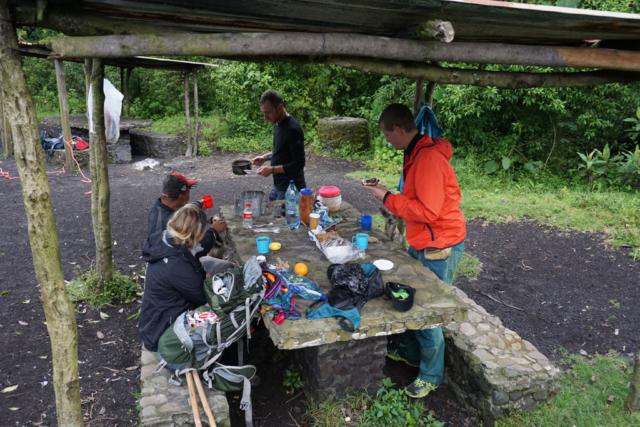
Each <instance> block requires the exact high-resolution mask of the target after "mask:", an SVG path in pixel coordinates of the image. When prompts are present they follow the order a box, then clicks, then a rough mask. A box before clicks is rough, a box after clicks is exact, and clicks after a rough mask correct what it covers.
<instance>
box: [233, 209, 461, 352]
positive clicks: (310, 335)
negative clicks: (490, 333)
mask: <svg viewBox="0 0 640 427" xmlns="http://www.w3.org/2000/svg"><path fill="white" fill-rule="evenodd" d="M281 202H283V201H281ZM281 202H279V203H278V205H279V204H280V203H281ZM274 203H275V202H272V203H268V204H267V211H266V212H265V214H264V215H262V216H260V217H257V218H255V219H254V224H265V223H273V224H274V225H275V226H279V227H280V232H279V233H256V232H254V231H253V230H250V229H245V228H242V218H241V217H239V216H234V210H233V206H223V207H222V208H221V211H222V214H223V215H224V217H225V219H226V220H227V224H228V227H229V231H230V233H231V236H232V240H233V242H234V244H235V249H236V254H237V256H238V258H239V260H240V262H245V261H247V260H248V259H249V258H250V257H251V256H253V255H258V252H257V248H256V240H255V239H256V237H259V236H263V235H264V236H269V237H270V238H271V240H272V241H273V242H279V243H281V244H282V248H281V249H280V250H278V251H270V252H269V253H268V254H266V255H265V256H266V258H267V262H268V263H270V264H276V263H277V261H276V258H277V257H280V258H281V259H282V260H283V261H286V262H288V263H289V266H290V267H291V269H293V268H294V266H295V265H296V263H299V262H303V263H305V264H306V265H307V267H308V269H309V273H308V274H307V276H306V277H307V278H309V279H310V280H313V281H315V282H317V283H318V284H319V285H320V286H321V287H322V288H323V290H324V291H325V293H327V292H328V291H329V288H330V282H329V279H328V277H327V268H328V267H329V266H330V265H331V262H330V261H329V260H328V259H327V258H326V257H325V256H324V254H323V253H322V252H321V251H320V250H319V249H318V248H317V247H316V245H315V243H314V242H312V241H311V240H310V239H309V236H308V234H307V233H308V231H309V229H308V227H306V226H304V225H303V224H301V225H300V227H299V228H298V229H295V230H289V229H288V228H287V226H286V225H285V224H284V218H276V217H275V214H274V212H275V210H276V209H275V207H274ZM331 216H332V217H333V218H334V219H335V218H342V219H343V221H342V222H341V223H340V224H338V233H339V234H340V236H341V237H343V238H345V239H348V240H351V237H352V236H354V235H355V234H356V233H359V232H362V229H361V228H360V226H359V225H357V222H356V220H357V219H358V218H359V217H360V216H361V214H360V213H359V212H358V211H357V210H356V209H355V208H353V207H352V206H351V205H349V204H348V203H346V202H342V205H341V207H340V211H339V212H336V213H333V214H331ZM367 233H368V234H369V235H370V236H374V237H376V238H378V239H379V242H378V243H369V246H368V248H367V250H366V257H365V258H364V259H359V260H357V261H356V262H358V263H364V262H373V261H375V260H378V259H388V260H390V261H392V262H393V263H394V268H393V269H391V270H389V271H383V272H382V279H383V281H384V282H385V283H386V282H400V283H403V284H406V285H409V286H412V287H414V288H416V290H417V292H416V297H415V303H414V306H413V308H412V309H411V310H409V311H407V312H404V313H400V312H398V311H397V310H395V309H394V308H393V306H392V304H391V301H385V300H384V299H382V298H375V299H373V300H371V301H369V302H367V303H366V304H365V306H364V307H363V308H362V311H361V315H362V320H361V323H360V327H359V328H358V329H357V330H356V331H355V332H353V333H350V332H346V331H344V330H343V329H342V328H341V327H340V326H339V325H338V322H337V320H336V319H334V318H332V317H331V318H326V319H318V320H307V319H306V318H305V313H306V311H307V308H308V307H309V306H310V305H311V304H312V303H313V301H307V300H304V299H302V298H299V297H295V298H294V300H295V302H296V306H297V308H298V311H300V313H301V314H302V319H299V320H285V321H284V323H283V324H282V325H277V324H275V323H273V322H272V321H271V317H272V316H271V315H268V314H267V315H266V316H265V318H264V319H263V320H264V321H265V324H266V326H267V328H268V329H269V332H270V336H271V339H272V340H273V342H274V344H275V345H276V346H277V347H278V348H280V349H285V350H292V349H298V348H304V347H312V346H317V345H323V344H330V343H334V342H337V341H350V340H359V339H364V338H369V337H377V336H382V335H391V334H397V333H402V332H404V331H405V330H407V329H428V328H435V327H439V326H442V325H445V324H448V323H449V322H451V321H456V322H463V321H465V320H466V318H467V305H466V304H465V303H464V302H463V301H462V300H461V299H459V298H458V297H457V296H456V295H454V294H453V293H452V288H451V287H450V286H447V285H446V284H445V283H444V282H442V281H440V280H439V279H438V278H437V277H436V276H435V275H434V274H433V273H432V272H431V271H430V270H429V269H428V268H426V267H424V266H423V265H422V263H420V262H419V261H418V260H416V259H414V258H412V257H411V256H409V255H408V254H407V252H406V250H404V249H403V248H401V247H399V246H398V245H397V244H396V243H394V242H393V241H391V240H389V238H387V237H386V235H384V233H382V232H380V231H378V230H370V231H368V232H367Z"/></svg>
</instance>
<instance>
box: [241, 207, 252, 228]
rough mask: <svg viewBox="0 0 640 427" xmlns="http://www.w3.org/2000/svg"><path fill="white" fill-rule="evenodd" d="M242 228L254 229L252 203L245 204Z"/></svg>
mask: <svg viewBox="0 0 640 427" xmlns="http://www.w3.org/2000/svg"><path fill="white" fill-rule="evenodd" d="M242 226H243V227H244V228H251V227H253V212H251V203H245V204H244V212H242Z"/></svg>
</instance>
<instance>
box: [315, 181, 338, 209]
mask: <svg viewBox="0 0 640 427" xmlns="http://www.w3.org/2000/svg"><path fill="white" fill-rule="evenodd" d="M318 201H319V202H320V203H322V204H323V205H325V206H326V207H328V208H329V212H331V213H333V212H338V211H339V210H340V203H342V196H341V195H340V189H339V188H338V187H322V188H321V189H320V190H318Z"/></svg>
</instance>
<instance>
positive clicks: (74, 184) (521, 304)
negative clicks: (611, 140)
mask: <svg viewBox="0 0 640 427" xmlns="http://www.w3.org/2000/svg"><path fill="white" fill-rule="evenodd" d="M241 157H248V156H239V155H234V154H223V153H217V152H216V153H214V155H213V156H212V157H211V158H208V159H197V160H195V163H194V167H193V168H183V169H180V170H179V171H178V172H180V173H183V174H184V175H186V176H187V177H189V178H195V179H197V180H198V181H199V185H198V187H197V188H196V189H194V190H193V191H192V199H196V198H199V197H201V196H202V195H204V194H212V196H213V200H214V203H215V205H216V206H221V205H225V204H232V203H233V201H234V196H235V194H236V193H239V192H241V191H244V190H264V191H268V189H269V187H270V180H269V179H263V178H261V177H257V176H247V177H237V176H235V175H233V174H232V173H231V167H230V163H231V161H232V160H235V159H238V158H241ZM134 160H141V159H134ZM0 168H2V170H3V171H4V172H9V173H10V175H11V176H17V175H18V173H17V168H16V164H15V161H14V159H13V158H9V159H3V160H1V161H0ZM359 168H361V165H360V163H359V162H355V161H354V162H349V161H346V160H336V159H327V158H322V157H311V158H309V160H308V165H307V168H306V176H307V183H308V185H310V186H313V187H319V186H323V185H337V186H339V187H340V188H341V190H342V194H343V198H344V199H345V200H347V201H349V202H350V203H352V204H353V205H354V206H355V207H356V208H358V209H359V210H360V211H361V212H363V213H369V214H376V213H378V206H379V203H378V202H377V201H375V200H374V199H373V198H372V197H371V196H370V195H369V194H368V193H364V192H363V190H362V189H361V188H360V185H359V183H358V182H357V181H355V180H352V179H350V178H346V177H345V176H344V175H345V173H347V172H350V171H353V170H358V169H359ZM47 170H49V171H54V170H57V168H56V167H54V166H52V165H47ZM84 172H85V174H87V175H88V171H84ZM165 172H166V171H165V170H164V169H163V168H162V167H158V168H157V169H155V170H144V171H138V170H136V169H134V168H133V165H132V164H125V165H110V167H109V176H110V183H111V221H112V237H113V241H114V246H113V250H114V252H113V255H114V260H115V262H116V264H117V268H118V269H119V270H121V271H123V272H124V273H127V274H132V273H137V272H141V271H142V270H143V269H144V264H143V261H142V260H141V258H140V257H141V247H142V243H143V241H144V239H145V237H146V236H145V234H146V224H147V212H148V209H149V207H150V206H151V205H152V204H153V203H154V201H155V199H156V198H157V197H158V196H159V193H160V187H161V180H162V175H163V173H165ZM49 183H50V187H51V195H52V201H53V207H54V213H55V218H56V224H57V228H58V235H59V241H60V252H61V259H62V265H63V269H64V275H65V279H67V280H69V279H71V278H72V277H74V268H77V267H79V268H81V269H87V268H88V267H89V266H90V264H91V261H92V259H93V258H94V254H95V247H94V243H93V232H92V225H91V214H90V204H91V199H90V196H88V195H86V194H85V193H86V192H87V191H89V190H90V185H89V184H86V183H82V182H81V177H80V176H79V175H76V174H66V175H63V174H52V175H49ZM0 200H1V201H2V207H3V215H2V221H0V235H1V236H2V237H3V238H2V239H0V293H2V295H1V296H0V308H1V309H0V342H2V343H3V345H2V348H1V349H0V360H2V361H3V363H2V365H0V389H4V388H5V387H9V386H14V385H18V388H17V389H16V390H14V391H12V392H10V393H6V394H2V397H0V420H1V421H0V424H1V425H3V426H5V425H6V426H9V425H14V426H22V425H25V426H29V425H41V426H54V425H56V421H55V398H54V394H53V386H52V367H51V349H50V342H49V337H48V335H47V331H46V326H45V324H44V321H45V319H44V314H43V311H42V307H41V305H40V303H39V299H38V295H39V290H38V283H37V281H36V278H35V273H34V268H33V262H32V257H31V250H30V247H29V243H28V235H27V220H26V217H25V212H24V205H23V201H22V194H21V189H20V181H19V180H11V181H10V180H7V179H4V178H0ZM214 210H215V208H214ZM468 231H469V234H468V238H467V250H468V251H469V252H470V253H472V254H474V255H476V256H477V257H479V258H480V260H481V262H482V263H483V265H484V267H483V272H482V273H481V274H480V276H479V278H478V280H477V281H475V282H469V281H467V280H466V279H464V278H463V279H461V280H460V283H459V286H460V287H461V288H462V289H464V290H465V291H466V292H468V293H469V295H470V297H471V298H473V299H475V300H476V301H478V302H479V303H480V304H481V305H483V306H484V307H485V308H486V309H487V310H488V311H489V312H490V313H492V314H495V315H497V316H499V317H500V318H501V319H502V320H503V322H504V323H505V324H506V325H507V326H508V327H509V328H511V329H513V330H515V331H516V332H518V333H519V334H520V335H521V336H522V337H523V338H525V339H528V340H530V341H531V342H533V343H534V344H535V345H536V346H537V347H538V348H540V349H541V351H542V352H543V353H545V354H547V355H548V356H550V357H552V358H553V357H558V355H559V349H560V348H565V349H567V350H568V351H571V352H577V351H580V350H585V351H587V352H589V353H595V352H600V353H604V352H606V351H608V350H610V349H614V350H617V351H619V352H622V353H624V354H626V353H630V352H633V351H635V350H637V349H638V347H639V337H640V334H639V333H638V332H637V328H632V325H633V324H636V325H637V324H638V322H639V320H640V319H639V317H640V314H639V313H638V310H637V302H638V301H639V300H640V298H639V296H640V295H639V292H640V289H639V286H638V284H639V283H640V264H639V263H634V262H633V261H632V260H631V259H630V258H628V256H627V255H626V254H625V253H624V252H619V251H612V250H610V249H609V248H606V247H605V246H604V245H603V244H602V242H601V240H600V239H599V237H600V236H590V235H585V234H578V233H572V232H563V231H559V230H555V229H548V228H545V227H542V226H539V225H536V224H533V223H528V222H524V223H512V224H502V225H495V224H484V223H483V222H482V221H473V222H471V223H470V224H469V230H468ZM5 291H6V292H5ZM489 295H490V296H491V298H490V297H489ZM495 300H498V301H499V302H496V301H495ZM139 304H140V301H139V300H137V301H133V302H131V303H129V304H124V305H119V306H116V307H105V308H103V309H102V312H104V313H106V314H107V315H108V316H109V317H108V318H106V319H103V318H101V316H100V313H99V311H98V310H95V309H91V308H88V309H87V310H86V312H85V311H84V308H86V307H84V306H83V305H81V306H80V307H78V314H77V322H78V335H79V361H80V365H79V366H80V377H81V379H80V386H81V394H82V402H83V411H84V412H85V416H86V422H87V423H89V422H90V423H91V424H90V425H91V426H94V427H95V426H127V425H137V423H138V417H137V409H136V402H137V395H138V394H139V392H140V383H139V373H140V370H139V357H140V347H141V343H140V339H139V336H138V333H137V328H136V321H135V320H127V318H128V317H129V316H131V315H132V314H134V313H136V312H137V310H138V308H139ZM513 307H517V309H516V308H513ZM257 335H258V336H257V338H256V339H255V341H254V340H252V342H251V343H250V345H251V356H250V357H251V361H252V362H253V363H255V364H256V365H257V366H258V373H259V375H260V376H261V377H262V379H263V381H262V385H261V386H260V387H258V388H256V389H255V390H254V393H253V401H254V419H255V420H256V425H259V426H282V425H294V424H293V423H292V419H291V416H290V415H289V413H291V414H292V416H293V417H294V419H295V420H296V422H297V423H302V422H303V421H302V413H304V411H305V409H306V406H305V403H304V400H303V396H295V395H294V396H291V395H289V394H287V393H286V391H285V390H284V388H283V387H282V376H283V370H284V369H286V368H287V367H289V366H290V363H291V362H290V360H289V358H288V356H287V355H286V354H284V355H283V352H278V351H276V349H275V348H274V347H273V345H272V344H271V342H270V340H269V339H265V337H264V336H263V337H262V338H261V337H260V334H257ZM100 336H102V337H103V338H100ZM386 374H387V375H388V376H390V377H391V378H392V380H394V382H396V383H398V384H399V385H400V386H404V385H407V384H409V383H410V382H411V381H412V380H413V378H414V377H415V374H416V371H415V370H412V369H411V368H408V367H406V366H405V365H402V364H398V363H396V362H389V363H388V366H387V368H386ZM229 400H230V404H231V408H232V417H233V418H232V419H233V420H234V425H243V424H242V423H241V421H239V419H240V418H239V412H238V409H237V406H238V403H237V402H238V400H235V399H234V396H230V397H229ZM425 405H426V406H427V407H428V408H429V409H431V410H433V411H434V412H435V415H436V416H437V417H438V419H440V420H442V421H447V422H449V423H450V424H449V425H455V426H460V425H474V424H475V420H474V419H473V418H471V417H469V415H468V414H467V412H466V411H465V410H464V409H462V408H461V407H460V405H459V404H458V402H456V400H455V398H454V397H453V395H452V394H451V393H450V392H449V391H448V390H447V389H446V387H441V388H439V389H438V390H437V391H436V392H435V393H433V394H432V395H431V396H429V397H428V398H427V399H425ZM298 412H300V413H298Z"/></svg>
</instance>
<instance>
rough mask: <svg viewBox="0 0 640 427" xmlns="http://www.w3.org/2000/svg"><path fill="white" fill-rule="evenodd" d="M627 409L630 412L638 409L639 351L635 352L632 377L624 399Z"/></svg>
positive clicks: (639, 390) (639, 383) (639, 385)
mask: <svg viewBox="0 0 640 427" xmlns="http://www.w3.org/2000/svg"><path fill="white" fill-rule="evenodd" d="M624 403H625V405H626V406H627V409H629V411H631V412H638V410H640V351H639V352H637V353H636V361H635V363H634V364H633V377H632V378H631V384H630V385H629V394H627V399H626V400H625V401H624Z"/></svg>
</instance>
